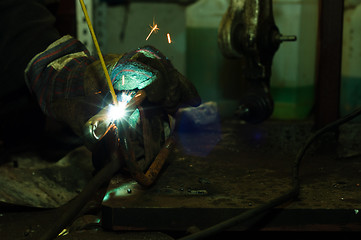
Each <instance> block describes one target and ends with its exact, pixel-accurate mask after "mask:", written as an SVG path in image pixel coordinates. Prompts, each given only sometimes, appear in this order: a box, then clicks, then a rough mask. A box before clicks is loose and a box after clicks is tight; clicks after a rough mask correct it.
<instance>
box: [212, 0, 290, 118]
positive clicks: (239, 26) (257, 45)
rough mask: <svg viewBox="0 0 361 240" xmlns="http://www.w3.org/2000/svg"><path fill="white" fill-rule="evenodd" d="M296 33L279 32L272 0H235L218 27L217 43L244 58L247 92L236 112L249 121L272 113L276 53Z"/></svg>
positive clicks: (229, 54) (227, 53)
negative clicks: (271, 84)
mask: <svg viewBox="0 0 361 240" xmlns="http://www.w3.org/2000/svg"><path fill="white" fill-rule="evenodd" d="M295 40H296V36H285V35H282V34H280V32H279V30H278V28H277V26H276V24H275V21H274V18H273V8H272V0H232V1H231V2H230V5H229V8H228V10H227V12H226V13H225V14H224V16H223V19H222V21H221V24H220V27H219V31H218V45H219V48H220V50H221V52H222V53H223V55H224V56H225V57H228V58H244V59H245V62H246V67H245V71H246V72H245V78H246V80H247V83H246V86H247V94H246V95H245V96H244V98H243V99H242V101H241V103H240V106H239V109H238V111H237V112H236V114H237V115H238V116H239V117H240V118H242V119H244V120H245V121H247V122H251V123H260V122H262V121H264V120H266V119H267V118H268V117H270V115H271V114H272V113H273V99H272V96H271V94H270V92H269V88H270V76H271V66H272V61H273V56H274V54H275V52H276V51H277V50H278V48H279V45H280V43H281V42H283V41H295Z"/></svg>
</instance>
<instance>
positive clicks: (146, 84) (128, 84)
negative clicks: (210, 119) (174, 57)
mask: <svg viewBox="0 0 361 240" xmlns="http://www.w3.org/2000/svg"><path fill="white" fill-rule="evenodd" d="M105 61H106V65H107V66H108V71H109V75H110V78H111V81H112V83H113V86H114V89H115V91H116V92H119V91H124V90H141V89H143V90H144V91H145V92H146V94H147V99H148V101H149V102H151V103H152V104H157V105H160V106H161V107H163V109H165V110H166V112H167V113H168V114H171V115H172V114H174V113H175V112H176V111H177V110H178V109H179V107H181V106H198V105H199V104H200V102H201V99H200V97H199V95H198V92H197V90H196V89H195V87H194V86H193V84H192V83H191V82H189V81H188V80H187V79H186V78H185V77H184V76H183V75H182V74H181V73H180V72H178V71H177V69H175V68H174V66H173V65H172V63H171V62H170V61H169V60H168V59H167V58H166V57H165V56H164V55H163V54H162V53H161V52H160V51H159V50H157V49H155V48H154V47H151V46H146V47H143V48H139V49H138V50H135V51H132V52H129V53H126V54H124V55H106V56H105ZM86 77H87V78H89V79H90V78H91V79H92V80H91V81H93V84H92V85H93V86H97V85H99V84H98V83H99V82H104V81H103V80H100V81H99V79H103V71H102V69H101V66H100V63H99V62H98V61H97V62H95V63H94V64H92V66H91V67H90V68H89V69H88V71H87V74H86ZM98 88H101V87H100V86H98ZM94 90H95V89H94Z"/></svg>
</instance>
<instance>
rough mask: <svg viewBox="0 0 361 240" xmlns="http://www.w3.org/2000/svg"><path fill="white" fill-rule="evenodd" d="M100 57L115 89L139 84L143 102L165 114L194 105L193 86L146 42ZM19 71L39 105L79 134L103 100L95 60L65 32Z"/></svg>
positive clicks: (101, 74)
mask: <svg viewBox="0 0 361 240" xmlns="http://www.w3.org/2000/svg"><path fill="white" fill-rule="evenodd" d="M104 60H105V62H106V65H107V68H108V72H109V75H110V77H111V79H112V83H113V85H114V88H115V90H116V91H122V90H135V89H144V91H146V93H147V98H148V100H149V102H152V103H154V104H157V105H160V106H162V107H163V108H164V109H165V110H166V111H167V112H168V113H169V114H174V113H175V112H176V111H177V110H178V108H179V107H180V106H182V105H191V106H197V105H199V104H200V97H199V95H198V93H197V91H196V89H195V88H194V86H193V85H192V84H191V83H190V82H189V81H188V80H187V79H186V78H185V77H184V76H183V75H182V74H180V73H179V72H178V71H177V70H176V69H175V68H174V67H173V65H172V64H171V63H170V61H169V60H168V59H167V58H166V57H164V56H163V55H162V54H161V53H160V52H159V51H158V50H156V49H154V48H152V47H145V48H141V49H138V50H136V51H134V52H130V53H127V54H124V55H121V54H116V55H111V54H110V55H106V56H104ZM25 74H26V82H27V84H28V86H29V88H30V89H31V90H32V92H34V93H35V95H36V97H37V99H38V102H39V105H40V107H41V108H42V110H43V111H44V112H45V113H46V114H47V115H48V116H50V117H53V118H55V119H57V120H60V121H63V122H65V123H66V124H68V125H69V126H70V127H71V128H72V129H73V131H74V132H75V133H76V134H77V135H79V136H81V137H82V134H83V126H84V124H85V122H86V121H87V120H88V119H90V118H91V117H92V116H94V115H95V114H97V113H98V112H99V111H100V109H101V107H102V106H104V100H105V99H109V98H107V96H109V94H108V93H109V87H108V86H107V82H106V78H105V76H104V72H103V70H102V68H101V65H100V62H99V61H98V60H96V59H95V58H94V57H92V56H91V55H90V54H89V52H88V51H87V49H86V48H85V46H84V45H83V44H82V43H81V42H79V41H78V40H76V39H75V38H73V37H71V36H64V37H63V38H61V39H59V40H58V41H56V42H54V43H53V44H51V45H50V46H49V47H48V48H47V49H46V50H45V51H44V52H42V53H40V54H38V55H37V56H35V57H34V58H33V59H32V61H30V63H29V64H28V67H27V69H26V71H25ZM123 75H124V81H123ZM123 82H124V84H123Z"/></svg>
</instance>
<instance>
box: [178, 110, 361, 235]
mask: <svg viewBox="0 0 361 240" xmlns="http://www.w3.org/2000/svg"><path fill="white" fill-rule="evenodd" d="M359 115H361V108H358V109H356V110H354V111H353V112H351V113H350V114H348V115H346V116H344V117H342V118H340V119H338V120H336V121H334V122H332V123H329V124H328V125H326V126H324V127H322V128H321V129H319V130H317V131H316V132H315V133H314V134H313V135H311V136H310V137H309V138H308V140H307V141H306V143H305V145H304V146H303V147H302V148H301V149H300V150H299V152H298V154H297V156H296V159H295V161H294V163H293V166H292V175H293V176H292V181H293V183H292V189H291V190H290V191H288V192H287V193H285V194H284V195H281V196H280V197H278V198H275V199H273V200H271V201H269V202H268V203H266V204H264V205H261V206H259V207H256V208H254V209H250V210H247V211H246V212H243V213H241V214H239V215H237V216H235V217H232V218H230V219H228V220H225V221H222V222H220V223H218V224H216V225H213V226H211V227H209V228H206V229H204V230H200V231H198V232H196V233H193V234H190V235H188V236H185V237H182V238H179V239H178V240H195V239H204V238H206V237H209V236H212V235H214V234H217V233H220V232H222V231H224V230H226V229H228V228H230V227H233V226H235V225H237V224H240V223H241V222H243V221H246V220H248V219H251V218H253V217H256V216H257V215H258V214H262V213H265V212H266V211H269V210H271V209H272V208H274V207H277V206H279V205H281V204H283V203H286V202H288V201H291V200H293V199H296V198H297V197H298V194H299V191H300V182H299V168H300V163H301V160H302V158H303V157H304V155H305V154H306V151H307V150H308V148H309V147H310V145H311V144H312V143H313V142H314V140H316V139H317V138H318V137H319V136H320V135H322V134H324V133H326V132H328V131H331V130H334V129H335V128H337V127H339V126H340V125H342V124H344V123H346V122H349V121H351V120H352V119H354V118H355V117H357V116H359Z"/></svg>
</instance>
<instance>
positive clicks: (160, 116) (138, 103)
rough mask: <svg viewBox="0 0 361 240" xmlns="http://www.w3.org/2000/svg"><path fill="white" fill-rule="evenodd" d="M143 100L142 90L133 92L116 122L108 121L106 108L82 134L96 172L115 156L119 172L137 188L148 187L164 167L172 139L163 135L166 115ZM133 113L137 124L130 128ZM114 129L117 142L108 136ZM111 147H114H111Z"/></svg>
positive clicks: (109, 119) (89, 123)
mask: <svg viewBox="0 0 361 240" xmlns="http://www.w3.org/2000/svg"><path fill="white" fill-rule="evenodd" d="M145 98H146V93H145V91H143V90H140V91H138V92H137V93H135V95H134V96H133V97H132V98H131V99H130V100H129V102H127V104H126V106H125V111H126V112H127V114H126V115H125V116H123V117H122V118H118V119H115V120H112V119H111V118H109V115H108V113H107V112H108V107H106V108H104V109H103V110H102V111H100V112H99V113H98V114H97V115H96V116H94V117H93V118H91V119H90V120H89V121H88V122H87V124H86V125H85V133H86V134H87V137H88V142H89V143H91V144H92V146H91V149H92V152H93V156H92V161H93V165H94V167H95V168H96V169H98V170H100V169H102V168H103V167H104V166H105V164H107V162H108V161H109V159H111V158H113V156H118V158H119V162H120V163H121V165H122V166H123V169H122V170H125V171H126V172H128V173H129V174H130V175H131V176H132V177H133V179H134V180H135V181H137V182H138V183H139V184H140V185H142V186H144V187H148V186H150V185H152V184H153V183H154V181H155V180H156V178H157V176H158V174H159V173H160V171H161V169H162V167H163V165H164V164H165V162H166V159H167V157H168V155H169V152H170V151H171V149H172V146H173V145H174V138H173V137H172V136H171V135H170V136H169V135H167V136H166V134H165V133H166V132H167V131H168V130H167V129H165V128H166V124H167V123H168V125H169V121H168V120H169V119H168V115H167V114H166V113H165V112H164V111H163V110H162V109H160V108H157V107H156V106H153V105H151V104H150V103H148V102H146V101H144V100H145ZM119 104H120V103H119ZM143 105H145V106H143ZM136 110H137V111H138V112H139V119H138V123H137V124H135V125H132V124H131V121H130V120H129V118H130V116H131V115H132V114H133V113H134V112H135V111H136ZM112 129H113V131H111V130H112ZM114 129H116V140H114V139H111V140H110V141H109V137H107V135H108V134H109V132H114ZM114 141H115V142H114ZM114 144H116V145H117V146H116V147H114V146H113V145H114Z"/></svg>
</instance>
